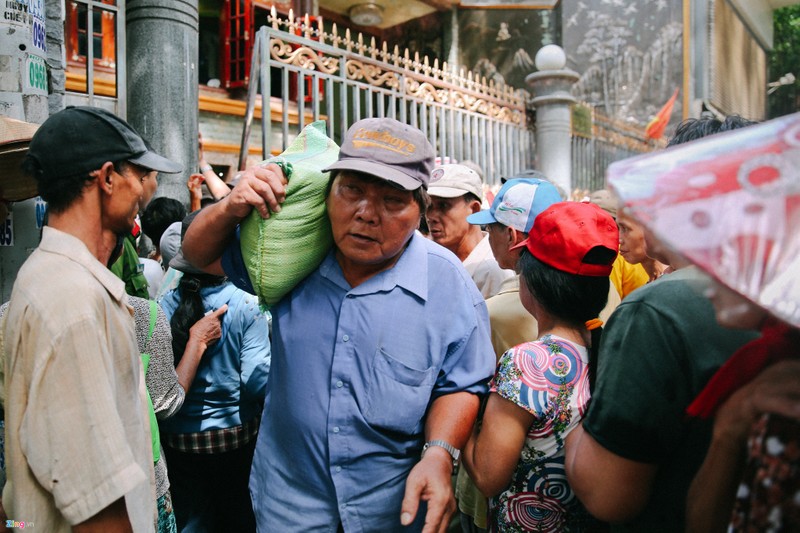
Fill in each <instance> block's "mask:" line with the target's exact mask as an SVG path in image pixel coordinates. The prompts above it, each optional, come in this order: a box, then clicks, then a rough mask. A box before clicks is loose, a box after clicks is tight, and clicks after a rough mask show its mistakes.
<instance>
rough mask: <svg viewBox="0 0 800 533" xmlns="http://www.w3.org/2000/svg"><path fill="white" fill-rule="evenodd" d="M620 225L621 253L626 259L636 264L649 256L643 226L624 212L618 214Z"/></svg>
mask: <svg viewBox="0 0 800 533" xmlns="http://www.w3.org/2000/svg"><path fill="white" fill-rule="evenodd" d="M617 226H619V253H620V255H622V257H624V258H625V260H626V261H627V262H628V263H630V264H632V265H636V264H638V263H641V262H642V261H644V260H645V259H646V258H647V245H646V244H645V240H644V231H643V230H642V226H641V225H640V224H639V223H638V222H636V221H635V220H634V219H632V218H631V217H629V216H628V215H626V214H624V213H620V214H619V216H617Z"/></svg>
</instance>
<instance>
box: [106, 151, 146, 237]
mask: <svg viewBox="0 0 800 533" xmlns="http://www.w3.org/2000/svg"><path fill="white" fill-rule="evenodd" d="M109 177H110V179H111V185H112V189H111V191H112V192H111V195H109V196H107V197H106V199H105V202H104V203H105V205H104V208H103V216H104V220H103V227H104V228H107V229H109V230H111V231H113V232H114V233H116V234H117V235H123V234H126V233H129V232H130V231H131V229H132V228H133V225H134V222H135V220H136V214H137V213H138V212H139V204H140V203H141V201H142V197H143V195H144V191H145V188H144V182H145V181H146V180H147V179H148V171H147V170H146V169H143V168H141V167H138V166H136V165H131V164H125V165H122V173H121V174H120V173H118V172H117V171H116V170H114V169H113V167H112V168H111V170H110V176H109Z"/></svg>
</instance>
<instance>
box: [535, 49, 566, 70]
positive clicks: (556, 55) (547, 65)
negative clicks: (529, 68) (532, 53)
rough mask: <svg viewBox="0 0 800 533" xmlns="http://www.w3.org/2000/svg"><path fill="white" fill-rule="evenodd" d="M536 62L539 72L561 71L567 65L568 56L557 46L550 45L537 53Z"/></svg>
mask: <svg viewBox="0 0 800 533" xmlns="http://www.w3.org/2000/svg"><path fill="white" fill-rule="evenodd" d="M534 62H535V63H536V68H537V69H539V70H561V69H563V68H564V67H565V66H566V65H567V55H566V54H565V53H564V49H563V48H561V47H560V46H558V45H557V44H548V45H545V46H543V47H541V48H540V49H539V51H538V52H536V59H535V60H534Z"/></svg>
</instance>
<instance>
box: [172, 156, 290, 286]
mask: <svg viewBox="0 0 800 533" xmlns="http://www.w3.org/2000/svg"><path fill="white" fill-rule="evenodd" d="M286 183H287V182H286V178H285V177H284V175H283V172H282V171H281V169H280V167H278V165H274V164H270V165H267V166H266V167H264V168H262V167H252V168H250V169H248V170H246V171H244V172H243V173H242V175H241V177H240V179H239V183H237V184H236V187H234V189H233V191H231V193H230V194H229V195H228V196H226V197H225V198H223V199H222V200H220V201H219V202H217V203H215V204H213V205H211V206H209V207H207V208H205V209H203V210H202V211H201V212H200V213H198V214H197V217H195V219H194V220H193V221H192V223H191V225H190V226H189V228H188V229H187V230H186V236H185V237H184V239H183V243H182V245H181V249H182V251H183V256H184V257H185V258H186V260H187V261H189V262H190V263H192V264H193V265H195V266H196V267H197V268H200V269H202V270H205V271H206V272H209V273H211V274H217V275H221V274H223V271H222V266H221V264H220V257H222V253H223V252H224V251H225V248H226V247H227V246H228V244H229V243H230V240H231V238H232V236H233V234H234V232H235V231H236V226H237V225H238V224H239V222H241V221H242V220H243V219H244V217H246V216H247V215H248V214H249V213H250V211H251V210H252V209H254V208H255V209H256V210H257V211H258V212H259V214H261V216H262V217H263V218H269V214H270V213H272V212H275V213H277V212H278V211H280V210H281V208H280V204H281V203H283V201H284V200H285V199H286Z"/></svg>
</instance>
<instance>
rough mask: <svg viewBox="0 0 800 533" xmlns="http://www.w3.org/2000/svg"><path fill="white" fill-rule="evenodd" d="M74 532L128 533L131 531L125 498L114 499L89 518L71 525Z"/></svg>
mask: <svg viewBox="0 0 800 533" xmlns="http://www.w3.org/2000/svg"><path fill="white" fill-rule="evenodd" d="M72 531H73V532H74V533H128V532H132V531H133V528H132V527H131V521H130V520H129V519H128V509H127V508H126V507H125V498H120V499H119V500H117V501H115V502H114V503H112V504H111V505H109V506H108V507H106V508H105V509H103V510H102V511H100V512H99V513H97V514H96V515H94V516H93V517H91V518H90V519H88V520H86V521H84V522H81V523H80V524H78V525H76V526H73V527H72Z"/></svg>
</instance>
